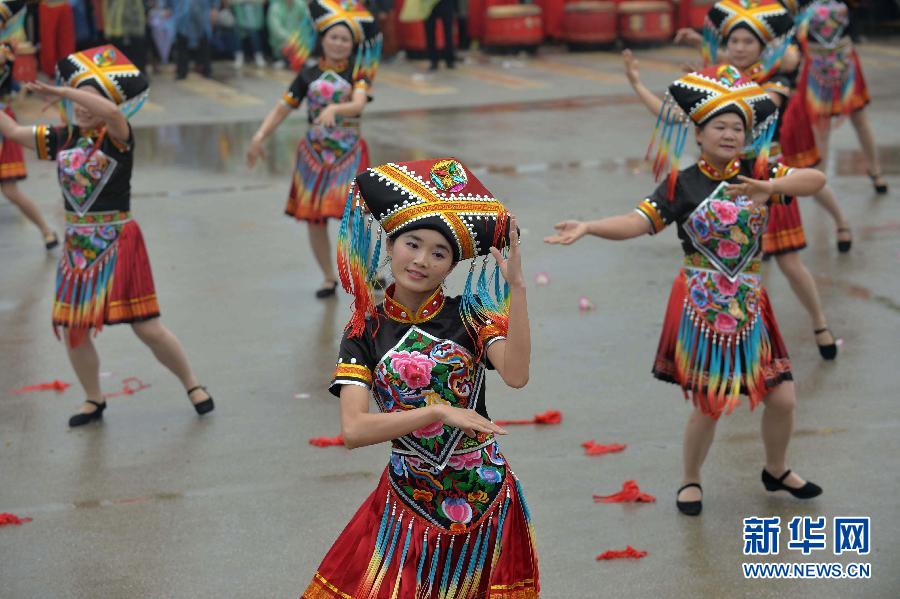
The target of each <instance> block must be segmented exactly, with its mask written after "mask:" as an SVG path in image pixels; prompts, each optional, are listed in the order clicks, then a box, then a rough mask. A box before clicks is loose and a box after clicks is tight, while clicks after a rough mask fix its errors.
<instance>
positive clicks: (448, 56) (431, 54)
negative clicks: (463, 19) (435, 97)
mask: <svg viewBox="0 0 900 599" xmlns="http://www.w3.org/2000/svg"><path fill="white" fill-rule="evenodd" d="M456 1H457V0H438V3H437V4H435V6H434V8H433V9H432V10H431V14H430V15H428V18H427V19H425V46H426V48H427V49H428V60H430V61H431V66H430V67H429V70H431V71H436V70H437V68H438V51H437V40H436V39H435V38H436V37H437V36H436V33H437V22H438V19H440V20H441V24H442V25H443V28H444V61H445V62H446V63H447V68H448V69H452V68H453V67H454V66H455V64H456V53H455V51H454V49H453V21H454V20H456Z"/></svg>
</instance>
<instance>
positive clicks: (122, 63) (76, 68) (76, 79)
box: [56, 44, 150, 122]
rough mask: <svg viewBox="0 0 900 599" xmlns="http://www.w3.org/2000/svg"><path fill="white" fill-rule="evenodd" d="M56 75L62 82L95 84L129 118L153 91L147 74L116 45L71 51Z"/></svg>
mask: <svg viewBox="0 0 900 599" xmlns="http://www.w3.org/2000/svg"><path fill="white" fill-rule="evenodd" d="M56 77H57V81H58V83H60V84H62V85H71V86H72V87H75V88H78V87H85V86H91V87H93V88H94V89H96V90H97V91H99V92H100V93H101V94H103V96H104V97H105V98H107V99H108V100H110V101H111V102H115V103H116V104H117V105H118V106H119V109H120V110H121V111H122V112H123V113H125V116H127V117H131V116H133V115H134V114H135V113H136V112H137V111H138V110H140V108H141V106H142V105H143V104H144V101H145V100H146V99H147V95H148V94H149V92H150V83H149V81H148V80H147V78H146V77H145V76H144V74H143V73H141V71H140V69H138V68H137V67H136V66H134V64H133V63H132V62H131V61H130V60H128V58H127V57H126V56H125V55H124V54H122V51H121V50H119V49H118V48H116V47H115V46H113V45H112V44H106V45H103V46H97V47H96V48H90V49H88V50H82V51H81V52H75V53H74V54H69V55H68V56H66V57H65V58H63V59H62V60H60V61H59V62H58V63H57V65H56ZM67 112H68V108H67ZM69 122H72V121H71V119H70V120H69Z"/></svg>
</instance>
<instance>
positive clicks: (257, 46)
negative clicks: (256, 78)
mask: <svg viewBox="0 0 900 599" xmlns="http://www.w3.org/2000/svg"><path fill="white" fill-rule="evenodd" d="M226 5H227V6H229V7H230V8H231V11H232V12H233V13H234V18H235V21H236V22H237V29H236V31H237V35H238V36H239V37H238V48H237V51H236V52H235V53H234V68H236V69H240V68H242V67H243V66H244V50H243V48H244V41H245V40H246V41H247V42H249V44H250V50H251V51H252V52H253V59H254V60H255V61H256V66H257V67H258V68H260V69H262V68H265V66H266V59H265V57H264V56H263V52H262V41H263V40H262V29H263V21H265V10H264V7H263V0H226Z"/></svg>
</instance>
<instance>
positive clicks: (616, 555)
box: [597, 545, 647, 561]
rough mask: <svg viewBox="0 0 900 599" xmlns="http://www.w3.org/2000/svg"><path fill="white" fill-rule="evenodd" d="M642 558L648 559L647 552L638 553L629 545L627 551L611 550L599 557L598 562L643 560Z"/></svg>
mask: <svg viewBox="0 0 900 599" xmlns="http://www.w3.org/2000/svg"><path fill="white" fill-rule="evenodd" d="M642 557H647V552H646V551H638V550H637V549H635V548H634V547H632V546H631V545H628V546H627V547H625V549H610V550H609V551H604V552H603V553H601V554H600V555H598V556H597V560H598V561H599V560H608V559H622V558H630V559H641V558H642Z"/></svg>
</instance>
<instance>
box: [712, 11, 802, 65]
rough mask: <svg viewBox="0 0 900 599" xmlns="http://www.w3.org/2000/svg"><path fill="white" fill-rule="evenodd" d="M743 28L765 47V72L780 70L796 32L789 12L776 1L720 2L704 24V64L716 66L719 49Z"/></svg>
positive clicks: (761, 60) (763, 56)
mask: <svg viewBox="0 0 900 599" xmlns="http://www.w3.org/2000/svg"><path fill="white" fill-rule="evenodd" d="M740 28H743V29H746V30H747V31H749V32H750V33H752V34H753V35H754V36H756V38H757V39H758V40H759V41H760V43H761V44H762V45H763V53H762V56H761V57H760V61H759V62H760V63H761V64H762V65H763V69H764V70H765V71H767V72H774V71H775V70H777V68H778V66H779V65H780V63H781V59H782V57H783V56H784V52H785V50H786V49H787V47H788V45H789V44H790V39H791V33H792V32H793V28H794V19H793V18H792V17H791V14H790V12H789V11H788V9H786V8H785V7H784V6H783V5H782V4H781V3H779V2H777V0H721V1H720V2H716V3H715V4H713V5H712V7H710V9H709V12H707V13H706V20H705V21H704V24H703V46H702V48H701V53H702V54H703V60H704V64H705V65H706V66H709V65H711V64H715V63H716V62H717V57H718V50H719V46H720V45H722V44H724V43H726V42H727V41H728V37H729V36H730V35H731V34H732V33H733V32H734V30H735V29H740Z"/></svg>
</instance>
